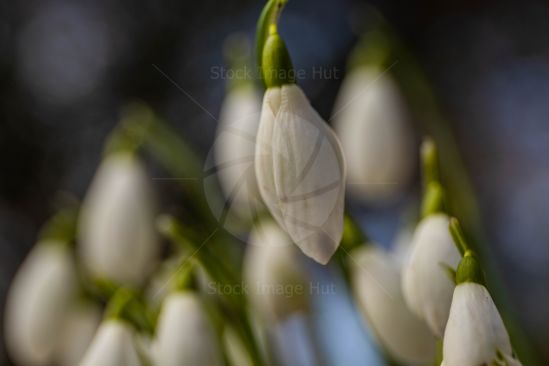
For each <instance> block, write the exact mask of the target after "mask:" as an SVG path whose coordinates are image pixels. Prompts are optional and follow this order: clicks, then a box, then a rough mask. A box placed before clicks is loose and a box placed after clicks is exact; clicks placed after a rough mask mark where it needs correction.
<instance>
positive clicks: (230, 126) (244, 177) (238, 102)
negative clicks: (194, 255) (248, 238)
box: [214, 83, 261, 219]
mask: <svg viewBox="0 0 549 366" xmlns="http://www.w3.org/2000/svg"><path fill="white" fill-rule="evenodd" d="M260 112H261V96H260V95H259V94H258V92H257V90H256V88H255V87H254V86H253V84H251V83H247V84H245V85H240V86H236V87H233V88H232V89H231V90H230V91H229V92H228V94H227V96H226V98H225V100H224V101H223V105H222V106H221V113H220V117H219V125H218V127H217V137H216V140H215V144H214V148H215V151H214V152H215V165H216V168H217V176H218V177H219V182H220V184H221V188H222V190H223V193H224V195H225V197H226V199H227V200H228V201H229V202H230V207H229V208H228V209H229V210H231V212H232V211H233V210H234V212H235V213H236V214H237V215H239V216H240V217H243V218H246V219H251V218H253V216H254V213H255V211H256V210H257V209H258V207H259V206H258V203H260V196H259V190H258V188H257V180H256V177H255V169H254V156H255V141H256V136H257V128H258V126H259V116H260Z"/></svg>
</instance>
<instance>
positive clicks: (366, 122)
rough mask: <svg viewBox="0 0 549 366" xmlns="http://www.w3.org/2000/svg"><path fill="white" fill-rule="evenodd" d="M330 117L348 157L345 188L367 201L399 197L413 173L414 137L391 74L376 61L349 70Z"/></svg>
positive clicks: (383, 201) (382, 200) (380, 201)
mask: <svg viewBox="0 0 549 366" xmlns="http://www.w3.org/2000/svg"><path fill="white" fill-rule="evenodd" d="M333 118H334V128H335V130H336V132H337V134H338V136H339V138H340V139H341V145H342V147H343V151H344V153H345V158H346V161H347V172H348V173H347V174H348V177H347V183H348V189H349V192H350V193H351V194H354V195H356V196H357V197H359V198H361V199H363V200H364V201H365V202H368V203H385V202H387V201H392V200H394V199H396V198H398V197H399V196H400V195H401V194H402V193H403V191H404V189H405V188H406V186H407V184H408V183H409V181H410V178H411V176H412V173H413V168H414V165H415V158H414V157H415V154H414V136H413V133H412V129H411V127H410V125H409V123H410V121H409V115H408V111H407V110H406V106H405V103H404V100H403V98H402V96H401V95H400V92H399V89H398V86H397V85H396V83H395V82H394V80H393V79H392V77H391V75H390V74H389V73H383V71H382V70H380V69H379V68H378V67H375V66H361V67H358V68H356V69H354V70H353V71H351V73H350V74H349V75H348V76H347V77H346V78H345V80H344V82H343V85H342V87H341V91H340V92H339V96H338V99H337V101H336V104H335V108H334V117H333Z"/></svg>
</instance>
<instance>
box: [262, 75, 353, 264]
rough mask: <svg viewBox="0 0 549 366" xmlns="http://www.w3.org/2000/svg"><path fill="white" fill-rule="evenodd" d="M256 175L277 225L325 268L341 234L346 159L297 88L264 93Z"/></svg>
mask: <svg viewBox="0 0 549 366" xmlns="http://www.w3.org/2000/svg"><path fill="white" fill-rule="evenodd" d="M255 170H256V175H257V181H258V185H259V191H260V193H261V196H262V197H263V200H264V202H265V204H266V205H267V207H268V208H269V211H270V212H271V214H272V215H273V216H274V218H275V219H276V221H277V222H278V223H279V225H280V226H281V227H282V228H283V229H284V230H285V231H286V232H287V233H288V234H289V235H290V237H291V238H292V240H293V241H294V242H295V243H296V244H297V245H298V246H299V248H300V249H301V250H302V251H303V252H304V253H305V254H306V255H307V256H309V257H311V258H313V259H314V260H316V261H317V262H319V263H322V264H326V263H327V262H328V261H329V260H330V258H331V256H332V255H333V253H334V252H335V251H336V249H337V247H338V246H339V242H340V240H341V236H342V232H343V208H344V207H343V206H344V193H345V160H344V158H343V154H342V150H341V146H340V144H339V141H338V139H337V137H336V135H335V133H334V132H333V131H332V130H331V129H330V128H329V126H328V125H327V124H326V123H325V122H324V121H323V120H322V118H321V117H320V116H319V115H318V113H317V112H316V111H315V110H314V109H313V108H312V107H311V105H310V103H309V101H308V100H307V97H306V96H305V94H303V91H302V90H301V88H300V87H299V86H297V85H295V84H285V85H283V86H281V87H272V88H269V89H267V91H266V92H265V96H264V98H263V107H262V110H261V119H260V124H259V130H258V133H257V146H256V156H255Z"/></svg>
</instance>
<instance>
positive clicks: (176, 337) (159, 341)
mask: <svg viewBox="0 0 549 366" xmlns="http://www.w3.org/2000/svg"><path fill="white" fill-rule="evenodd" d="M153 358H154V360H155V362H156V364H158V365H162V366H194V365H208V366H217V365H222V364H223V362H222V358H221V351H220V347H219V344H218V341H217V338H216V335H215V330H214V329H213V326H212V324H211V323H210V321H209V319H208V318H207V315H206V313H205V311H204V306H203V305H202V303H201V302H200V299H199V298H198V296H197V295H195V294H193V293H191V292H189V293H184V292H176V293H172V294H171V295H169V296H168V297H167V298H166V300H165V301H164V304H163V305H162V310H161V313H160V317H159V319H158V325H157V330H156V339H155V343H154V345H153Z"/></svg>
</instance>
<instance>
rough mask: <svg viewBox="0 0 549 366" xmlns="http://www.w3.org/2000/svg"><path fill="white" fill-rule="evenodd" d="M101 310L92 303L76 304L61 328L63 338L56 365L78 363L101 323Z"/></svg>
mask: <svg viewBox="0 0 549 366" xmlns="http://www.w3.org/2000/svg"><path fill="white" fill-rule="evenodd" d="M100 323H101V311H100V309H99V308H98V307H97V306H96V305H94V304H92V303H78V304H74V305H73V306H72V308H71V309H70V310H69V312H68V314H67V316H66V320H65V324H64V326H63V327H62V328H61V340H60V343H59V345H58V347H57V350H56V352H55V359H56V362H55V364H56V365H60V366H74V365H78V363H79V362H80V360H81V359H82V357H83V356H84V354H85V352H86V350H87V349H88V347H89V345H90V343H91V341H92V339H93V336H94V335H95V332H96V331H97V328H98V327H99V324H100Z"/></svg>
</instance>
